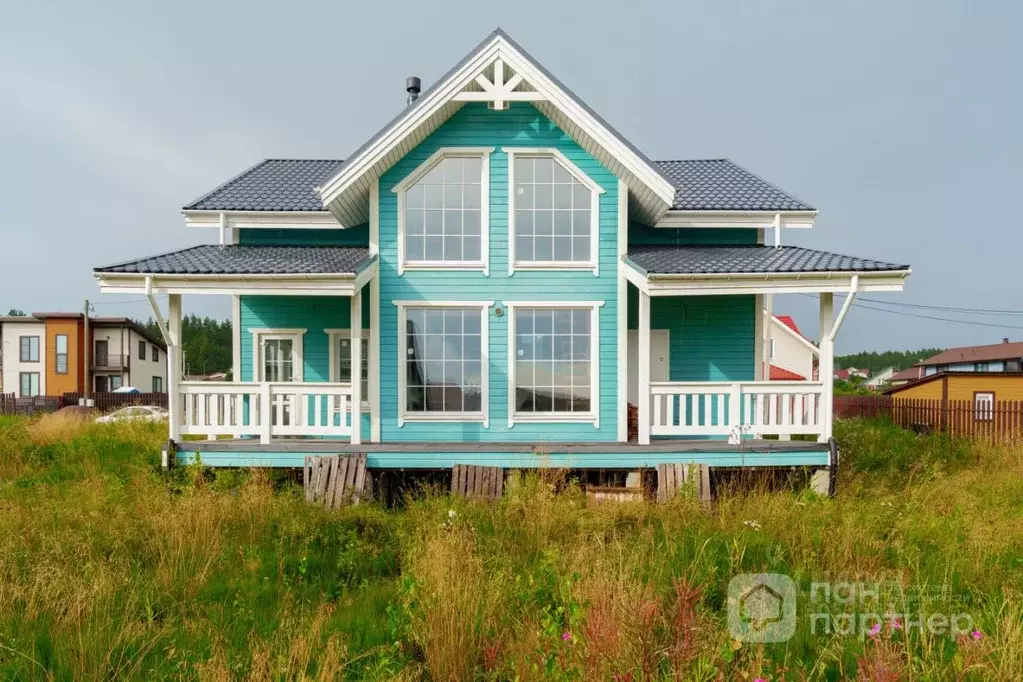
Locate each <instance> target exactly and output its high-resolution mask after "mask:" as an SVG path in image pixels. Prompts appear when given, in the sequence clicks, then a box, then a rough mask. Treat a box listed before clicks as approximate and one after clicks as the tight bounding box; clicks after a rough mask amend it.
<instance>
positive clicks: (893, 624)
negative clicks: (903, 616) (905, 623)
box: [888, 618, 902, 630]
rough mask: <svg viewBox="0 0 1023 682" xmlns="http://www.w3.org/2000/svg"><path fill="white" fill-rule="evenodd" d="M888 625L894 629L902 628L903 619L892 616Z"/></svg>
mask: <svg viewBox="0 0 1023 682" xmlns="http://www.w3.org/2000/svg"><path fill="white" fill-rule="evenodd" d="M888 627H890V628H891V629H892V630H901V629H902V621H900V620H899V619H898V618H892V620H891V622H890V623H888Z"/></svg>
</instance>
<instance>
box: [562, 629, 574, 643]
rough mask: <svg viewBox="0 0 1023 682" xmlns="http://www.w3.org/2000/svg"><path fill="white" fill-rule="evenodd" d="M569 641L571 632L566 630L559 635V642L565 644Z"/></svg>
mask: <svg viewBox="0 0 1023 682" xmlns="http://www.w3.org/2000/svg"><path fill="white" fill-rule="evenodd" d="M570 639H572V633H571V632H569V631H568V630H565V631H564V632H562V633H561V641H562V642H567V641H568V640H570Z"/></svg>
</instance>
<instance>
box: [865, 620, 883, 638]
mask: <svg viewBox="0 0 1023 682" xmlns="http://www.w3.org/2000/svg"><path fill="white" fill-rule="evenodd" d="M879 632H881V624H880V623H874V627H872V628H870V632H868V633H867V634H868V635H870V636H871V637H877V634H878V633H879Z"/></svg>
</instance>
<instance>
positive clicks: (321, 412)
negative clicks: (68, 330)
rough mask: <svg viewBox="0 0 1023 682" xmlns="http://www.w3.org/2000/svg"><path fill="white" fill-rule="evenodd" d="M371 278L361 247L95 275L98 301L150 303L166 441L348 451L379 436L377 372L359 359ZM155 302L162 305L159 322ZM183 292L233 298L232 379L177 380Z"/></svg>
mask: <svg viewBox="0 0 1023 682" xmlns="http://www.w3.org/2000/svg"><path fill="white" fill-rule="evenodd" d="M377 270H378V262H377V257H376V256H375V255H372V256H371V255H370V254H369V250H368V249H366V248H360V247H301V246H262V245H261V246H239V245H221V246H215V245H210V246H199V247H194V248H192V249H185V250H183V251H178V252H174V253H170V254H164V255H161V256H155V257H152V258H146V259H141V260H137V261H131V262H127V263H121V264H118V265H114V266H109V267H107V268H100V269H97V270H96V274H97V277H98V279H99V281H100V288H101V291H102V292H104V293H133V294H144V295H146V296H147V297H148V298H149V301H150V304H151V307H152V310H153V315H154V318H155V319H156V321H157V324H158V325H159V327H160V331H161V333H162V334H163V337H164V340H165V341H166V343H167V347H168V349H167V356H168V382H167V388H168V394H169V395H168V411H169V412H170V427H169V435H170V439H171V440H172V441H174V442H176V443H177V442H181V441H184V440H187V439H192V440H194V439H195V438H196V437H202V438H206V439H208V440H210V441H215V440H217V439H221V438H232V439H239V440H243V441H244V442H248V443H257V442H258V443H259V444H261V445H270V444H271V443H274V442H280V441H284V440H290V441H294V440H295V439H300V438H318V439H330V440H333V441H334V442H335V443H337V441H342V442H344V441H348V442H350V443H352V444H356V445H357V444H359V443H361V442H362V441H363V440H364V439H368V437H369V436H370V434H371V432H372V431H373V429H374V424H376V425H377V426H376V428H379V426H378V424H379V418H378V417H376V418H375V419H374V415H378V414H379V411H378V409H377V406H378V405H379V393H378V391H377V390H371V389H370V388H369V387H376V386H379V371H380V370H379V363H378V361H377V360H376V358H375V357H373V355H370V354H368V353H367V346H369V345H370V334H375V333H376V331H375V330H377V329H378V328H379V325H378V324H372V323H371V322H372V318H374V317H375V315H374V312H373V311H377V310H378V309H379V303H378V300H377V296H378V292H379V288H378V285H377V280H376V275H377ZM160 294H164V295H167V297H168V304H167V313H166V315H164V313H163V312H162V311H161V309H160V306H159V305H158V304H157V300H156V298H155V297H156V296H157V295H160ZM185 294H201V295H229V296H231V298H232V308H233V311H232V312H233V314H232V317H233V320H232V326H233V349H232V356H233V368H232V381H229V382H211V381H184V380H182V376H183V365H182V361H183V357H182V346H181V320H182V296H183V295H185ZM243 302H244V304H245V305H244V308H245V314H246V315H248V316H249V319H247V320H246V324H243V323H242V316H243ZM254 320H256V322H255V323H254ZM303 321H305V322H303ZM312 323H315V326H316V328H311V327H312V326H313V324H312ZM302 324H306V327H301V326H300V325H302ZM367 358H370V359H371V360H370V361H369V362H367V361H366V359H367ZM367 370H368V371H367ZM367 374H368V376H367ZM353 379H354V380H353ZM359 379H361V380H359ZM186 437H187V438H186Z"/></svg>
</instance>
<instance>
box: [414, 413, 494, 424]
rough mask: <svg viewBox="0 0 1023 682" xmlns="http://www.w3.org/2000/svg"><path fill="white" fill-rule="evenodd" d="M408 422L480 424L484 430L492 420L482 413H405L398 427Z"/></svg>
mask: <svg viewBox="0 0 1023 682" xmlns="http://www.w3.org/2000/svg"><path fill="white" fill-rule="evenodd" d="M406 422H413V423H417V422H418V423H430V422H433V423H437V424H443V423H449V424H450V423H466V422H479V423H481V424H483V428H489V427H490V420H488V419H487V417H486V415H485V414H483V413H482V412H452V413H448V414H444V413H436V414H422V413H405V414H401V415H399V416H398V426H399V427H401V426H404V425H405V423H406Z"/></svg>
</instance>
